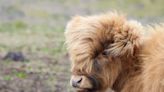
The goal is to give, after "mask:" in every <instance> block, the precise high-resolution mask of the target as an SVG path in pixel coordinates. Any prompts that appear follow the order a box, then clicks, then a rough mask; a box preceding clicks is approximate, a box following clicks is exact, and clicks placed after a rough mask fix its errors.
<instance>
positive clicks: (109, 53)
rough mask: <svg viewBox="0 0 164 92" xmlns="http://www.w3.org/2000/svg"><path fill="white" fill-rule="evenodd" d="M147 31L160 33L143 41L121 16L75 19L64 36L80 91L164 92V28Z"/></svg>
mask: <svg viewBox="0 0 164 92" xmlns="http://www.w3.org/2000/svg"><path fill="white" fill-rule="evenodd" d="M147 29H148V31H149V30H159V31H158V32H157V31H156V32H154V33H153V35H151V36H149V37H148V38H144V34H141V33H145V30H144V29H143V28H142V26H141V25H140V23H138V22H136V21H129V20H127V19H126V18H125V17H124V16H123V15H121V14H118V13H107V14H103V15H97V16H87V17H82V16H76V17H74V18H73V19H72V20H71V21H70V22H69V23H68V25H67V28H66V32H65V36H66V44H67V46H68V51H69V54H70V59H71V61H72V69H71V71H72V78H71V81H74V80H78V84H77V85H76V86H74V87H76V88H77V91H78V92H108V89H109V88H111V89H113V90H114V91H116V92H164V85H163V84H164V67H163V66H164V57H163V55H164V32H162V31H164V26H159V27H155V28H154V29H151V28H147ZM161 30H162V31H161ZM79 79H80V80H79ZM71 83H72V82H71Z"/></svg>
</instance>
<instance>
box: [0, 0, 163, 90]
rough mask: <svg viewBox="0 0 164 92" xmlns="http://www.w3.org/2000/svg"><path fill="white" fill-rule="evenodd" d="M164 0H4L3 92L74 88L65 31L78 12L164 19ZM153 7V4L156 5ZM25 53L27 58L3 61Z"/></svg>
mask: <svg viewBox="0 0 164 92" xmlns="http://www.w3.org/2000/svg"><path fill="white" fill-rule="evenodd" d="M163 3H164V1H163V0H0V37H1V38H0V92H74V90H73V89H72V88H71V87H70V85H69V78H70V75H71V73H70V61H69V58H68V54H67V51H66V48H65V47H66V46H65V44H64V29H65V26H66V24H67V22H68V20H70V19H71V17H72V16H74V15H90V14H97V13H102V12H106V11H110V10H114V9H115V10H119V11H122V12H126V13H127V14H128V15H129V16H128V17H129V18H133V19H137V20H139V21H141V22H142V23H143V24H147V23H154V22H157V23H159V22H160V21H163V19H164V18H163V16H162V15H163V14H164V12H163V11H164V7H163V5H162V4H163ZM152 6H153V7H152ZM10 51H14V52H22V53H23V54H24V56H25V58H26V60H25V61H12V60H4V59H3V58H4V56H5V55H6V54H7V53H8V52H10Z"/></svg>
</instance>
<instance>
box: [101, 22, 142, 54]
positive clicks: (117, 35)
mask: <svg viewBox="0 0 164 92" xmlns="http://www.w3.org/2000/svg"><path fill="white" fill-rule="evenodd" d="M113 30H114V31H113V32H112V35H113V37H112V43H111V44H109V45H108V47H107V48H106V49H105V50H104V52H105V53H106V54H110V55H112V56H134V54H135V52H136V51H137V50H138V49H139V47H140V45H141V41H142V40H141V37H142V35H141V32H143V28H142V26H141V24H140V23H138V22H137V21H126V22H125V23H124V24H123V25H122V26H121V27H120V28H113Z"/></svg>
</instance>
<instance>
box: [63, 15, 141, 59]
mask: <svg viewBox="0 0 164 92" xmlns="http://www.w3.org/2000/svg"><path fill="white" fill-rule="evenodd" d="M142 30H143V27H142V25H141V24H140V23H139V22H137V21H133V20H127V19H126V18H125V16H124V15H123V14H120V13H117V12H110V13H105V14H101V15H96V16H85V17H83V16H75V17H73V19H72V20H71V21H70V22H69V23H68V25H67V27H66V32H65V37H66V44H67V47H68V51H69V53H70V55H71V58H73V59H74V60H73V61H83V60H84V59H86V58H89V59H93V58H95V57H97V56H98V55H100V54H105V55H112V56H115V57H120V56H133V55H134V54H135V52H136V50H137V48H139V47H140V44H141V39H142V38H141V31H142Z"/></svg>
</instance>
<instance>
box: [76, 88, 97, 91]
mask: <svg viewBox="0 0 164 92" xmlns="http://www.w3.org/2000/svg"><path fill="white" fill-rule="evenodd" d="M77 92H96V90H94V89H82V88H78V89H77Z"/></svg>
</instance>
